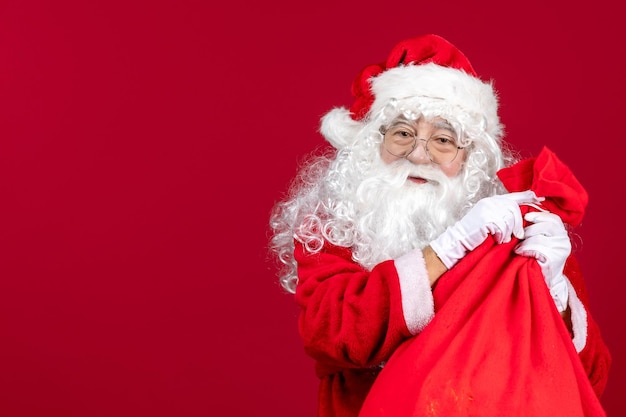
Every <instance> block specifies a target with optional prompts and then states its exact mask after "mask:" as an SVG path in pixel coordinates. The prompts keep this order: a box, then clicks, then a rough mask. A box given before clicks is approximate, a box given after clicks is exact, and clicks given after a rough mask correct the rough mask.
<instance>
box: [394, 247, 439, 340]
mask: <svg viewBox="0 0 626 417" xmlns="http://www.w3.org/2000/svg"><path fill="white" fill-rule="evenodd" d="M394 263H395V266H396V270H397V271H398V278H399V279H400V293H401V295H402V312H403V314H404V321H405V322H406V327H407V328H408V329H409V331H410V332H411V334H413V335H415V334H418V333H419V332H421V331H422V330H423V329H424V327H426V325H427V324H428V323H430V321H431V320H432V319H433V317H434V316H435V302H434V300H433V293H432V291H431V288H430V281H429V279H428V272H427V271H426V262H425V261H424V256H423V255H422V251H421V250H419V249H414V250H412V251H411V252H409V253H407V254H405V255H402V256H401V257H399V258H398V259H396V260H395V261H394Z"/></svg>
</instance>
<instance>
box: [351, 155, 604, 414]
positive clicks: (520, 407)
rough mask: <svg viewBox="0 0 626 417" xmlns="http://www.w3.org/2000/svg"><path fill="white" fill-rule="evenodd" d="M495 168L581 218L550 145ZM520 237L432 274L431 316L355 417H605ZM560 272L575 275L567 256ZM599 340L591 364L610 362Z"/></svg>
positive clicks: (572, 219)
mask: <svg viewBox="0 0 626 417" xmlns="http://www.w3.org/2000/svg"><path fill="white" fill-rule="evenodd" d="M498 174H499V176H500V178H501V180H502V181H503V183H504V184H505V186H506V187H507V189H509V190H510V191H522V190H524V189H532V190H534V191H535V192H536V194H537V195H538V196H543V197H546V201H545V202H544V203H543V205H544V206H545V207H546V208H548V209H549V210H550V211H551V212H553V213H556V214H558V215H560V216H561V218H562V219H563V220H564V222H566V223H569V224H570V225H573V226H575V225H577V224H578V223H579V222H580V220H581V219H582V215H583V214H584V209H585V206H586V204H587V194H586V192H585V191H584V189H583V188H582V186H581V185H580V184H579V183H578V181H577V180H576V179H575V178H574V177H573V175H571V172H570V171H569V169H568V168H567V167H566V166H565V165H563V164H562V163H561V162H560V161H559V160H558V159H557V158H556V157H555V156H554V154H553V153H552V152H550V151H549V150H548V149H547V148H544V149H543V150H542V152H541V154H540V155H539V156H538V157H537V158H536V159H535V158H533V159H529V160H525V161H522V162H521V163H519V164H516V165H514V166H513V167H510V168H507V169H505V170H502V171H500V172H499V173H498ZM529 209H531V208H529V207H528V206H523V207H522V211H527V210H529ZM517 242H518V240H517V239H515V238H514V239H513V241H511V242H509V243H506V244H500V245H498V244H496V243H495V242H494V240H493V239H491V238H488V239H487V240H486V241H485V242H484V243H483V244H482V245H481V246H479V247H478V248H476V249H475V250H474V251H472V252H471V253H469V254H468V255H467V256H466V257H465V258H464V259H463V260H461V261H460V262H459V263H458V264H457V265H456V266H455V267H454V268H452V269H451V270H449V271H448V272H447V273H446V274H444V275H443V276H442V277H441V278H440V279H439V281H438V283H437V285H436V287H435V288H434V290H433V296H434V301H435V311H436V314H435V317H434V318H433V320H432V321H431V323H429V324H428V326H426V328H425V329H424V330H423V331H422V333H420V334H419V335H417V336H416V337H413V338H411V339H409V340H407V341H406V342H404V343H403V344H402V345H401V346H400V347H399V348H398V349H397V350H396V351H395V352H394V354H393V355H392V356H391V358H390V359H389V361H388V362H387V363H386V365H385V367H384V368H383V370H382V371H381V373H380V375H379V376H378V378H377V379H376V381H375V382H374V385H373V386H372V388H371V390H370V392H369V394H368V396H367V398H366V400H365V403H364V404H363V407H362V409H361V413H360V417H382V416H389V417H409V416H446V417H451V416H481V417H495V416H507V417H512V416H533V417H537V416H549V417H556V416H567V417H577V416H605V412H604V410H603V409H602V406H601V404H600V402H599V400H598V395H597V394H598V391H601V390H602V389H603V384H604V383H605V382H598V384H599V385H598V386H597V387H596V390H595V391H594V387H593V386H592V382H590V376H589V375H588V374H589V372H588V369H585V367H584V366H583V363H582V362H581V358H580V356H579V354H578V353H577V352H576V349H575V348H574V345H573V343H572V335H570V333H569V331H568V330H567V327H566V325H565V323H564V321H563V318H562V317H561V315H560V314H559V312H558V311H557V310H556V307H555V305H554V302H553V300H552V298H551V296H550V293H549V291H548V288H547V286H546V284H545V282H544V279H543V275H542V272H541V268H540V266H539V264H538V263H537V262H536V261H535V259H534V258H527V257H522V256H518V255H516V254H515V253H514V252H513V249H514V247H515V245H516V243H517ZM565 274H566V275H567V276H568V277H569V275H574V274H578V275H579V271H578V270H577V265H576V263H575V260H572V259H571V257H570V260H568V264H567V266H566V271H565ZM568 274H569V275H568ZM574 286H575V287H576V285H574ZM592 330H593V329H592ZM590 336H591V335H589V336H588V337H590ZM598 338H599V335H598ZM599 344H600V348H596V352H595V353H594V355H596V357H598V358H604V362H602V363H600V364H596V365H594V366H596V367H598V366H599V367H602V366H606V367H608V360H609V359H608V350H606V347H605V346H604V344H603V342H600V343H599ZM599 351H600V353H599V354H598V352H599ZM600 362H601V361H600ZM603 375H604V376H606V372H604V374H603ZM603 378H604V377H603ZM603 381H605V380H604V379H603Z"/></svg>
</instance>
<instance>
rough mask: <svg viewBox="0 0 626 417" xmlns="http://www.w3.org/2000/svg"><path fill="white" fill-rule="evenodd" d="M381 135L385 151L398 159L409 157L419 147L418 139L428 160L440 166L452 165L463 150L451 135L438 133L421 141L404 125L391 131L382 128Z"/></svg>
mask: <svg viewBox="0 0 626 417" xmlns="http://www.w3.org/2000/svg"><path fill="white" fill-rule="evenodd" d="M380 134H381V135H383V146H384V147H385V150H386V151H387V152H389V153H390V154H392V155H393V156H397V157H398V158H406V157H408V156H409V155H410V154H411V153H412V152H413V151H414V150H415V148H416V147H417V141H418V139H419V140H420V141H421V142H423V145H424V150H425V151H426V155H428V158H429V159H430V160H431V161H432V162H434V163H435V164H438V165H444V164H449V163H451V162H452V161H454V160H455V159H456V156H457V155H458V154H459V149H463V147H462V146H458V145H457V144H456V140H455V139H454V138H453V137H452V136H450V135H446V134H442V133H438V134H434V135H432V136H431V137H430V138H428V139H421V138H418V137H417V134H416V133H415V132H414V131H413V130H412V129H411V128H409V127H408V126H407V127H405V126H404V125H398V126H394V127H392V128H390V129H386V128H385V127H384V126H383V127H381V128H380Z"/></svg>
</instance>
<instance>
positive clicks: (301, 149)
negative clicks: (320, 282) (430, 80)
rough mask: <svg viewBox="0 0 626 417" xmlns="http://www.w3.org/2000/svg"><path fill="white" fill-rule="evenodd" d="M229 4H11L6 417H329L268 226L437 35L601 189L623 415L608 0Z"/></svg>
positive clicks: (615, 98)
mask: <svg viewBox="0 0 626 417" xmlns="http://www.w3.org/2000/svg"><path fill="white" fill-rule="evenodd" d="M209 3H210V2H204V1H192V0H182V1H181V0H178V1H143V2H138V1H125V2H122V1H106V2H105V1H89V2H87V1H78V0H76V1H67V0H62V1H52V0H49V1H43V0H41V1H35V0H33V1H30V0H29V1H26V0H23V1H19V0H9V1H7V0H5V1H2V2H0V415H2V416H90V417H96V416H117V417H122V416H133V417H139V416H153V417H157V416H218V415H219V416H221V415H228V416H273V417H280V416H289V417H295V416H303V417H307V416H314V415H315V407H316V386H317V381H316V379H315V376H314V374H313V368H312V362H311V361H310V360H309V358H307V357H306V356H305V355H304V353H303V350H302V345H301V343H300V340H299V338H298V335H297V331H296V317H297V310H296V307H295V305H294V303H293V299H292V297H291V296H290V295H285V294H284V293H283V292H282V291H281V289H280V288H279V287H278V285H277V283H276V277H275V275H274V270H273V268H272V264H271V263H270V262H268V261H267V259H266V251H265V245H266V241H267V236H266V235H267V220H268V216H269V211H270V209H271V207H272V205H273V204H274V202H275V201H277V200H278V199H280V198H281V197H282V196H283V193H284V191H285V189H286V186H287V184H288V182H289V180H290V178H291V177H292V176H293V175H294V174H295V172H296V168H297V166H298V163H299V162H300V161H301V160H302V158H303V156H304V155H305V154H306V153H308V152H310V151H312V150H314V149H316V148H317V147H319V146H323V141H322V139H321V138H320V136H319V135H318V134H317V133H316V130H317V128H318V123H319V117H320V116H321V115H322V114H324V113H325V112H326V111H328V110H329V109H330V108H331V107H333V106H340V105H343V106H348V105H349V104H350V93H349V90H350V84H351V82H352V78H353V77H354V75H355V74H356V72H357V71H358V70H359V69H360V68H361V67H362V66H363V65H365V64H369V63H373V62H377V61H380V60H382V59H384V58H385V57H386V54H387V52H388V51H389V49H390V48H391V47H392V46H393V45H394V44H395V43H396V42H397V41H399V40H401V39H404V38H406V37H410V36H415V35H419V34H424V33H429V32H432V33H438V34H440V35H443V36H444V37H446V38H448V39H449V40H450V41H452V42H453V43H455V44H456V45H457V46H458V47H459V48H460V49H461V50H463V51H464V52H465V53H466V55H468V57H469V58H470V60H471V61H472V63H473V65H474V67H475V69H476V70H477V72H478V73H479V74H480V75H481V76H482V78H484V79H491V78H493V79H495V80H496V81H495V86H496V88H497V89H498V91H499V92H500V97H501V102H502V110H501V115H502V119H503V122H504V123H505V124H506V127H507V132H508V136H507V137H508V140H509V141H510V142H511V143H513V144H514V145H515V146H516V147H517V148H518V149H519V150H520V151H521V152H522V155H523V156H532V155H534V154H536V153H537V152H538V151H539V150H540V149H541V147H542V146H543V145H544V144H545V145H548V146H549V147H550V148H551V149H552V150H553V151H555V152H556V153H557V155H559V156H560V157H561V159H562V160H563V161H565V162H566V163H567V164H568V165H569V166H570V167H571V168H572V170H573V171H574V172H575V173H576V175H577V176H578V178H579V180H580V181H581V182H582V183H583V185H584V186H585V187H586V188H587V190H588V191H589V194H590V204H589V207H588V211H587V214H586V217H585V220H584V222H583V225H582V226H581V227H579V228H578V230H577V232H578V234H579V235H580V242H579V243H578V245H577V248H576V250H577V253H578V255H579V259H580V261H581V264H582V268H583V272H584V273H585V274H586V276H587V280H588V287H589V292H590V296H591V303H592V308H593V310H594V313H595V317H596V319H597V321H598V322H599V323H600V326H601V328H602V329H603V332H604V337H605V339H606V342H607V343H608V344H609V347H610V348H611V350H612V353H613V356H614V366H613V369H612V372H611V378H610V381H609V385H608V388H607V391H606V393H605V396H604V397H603V403H604V404H605V407H606V410H607V412H608V415H609V416H616V415H620V414H621V413H620V410H621V409H622V408H623V407H622V403H623V400H622V398H620V396H621V395H622V392H623V390H624V382H623V378H621V376H622V375H623V374H624V371H625V369H624V368H625V366H626V365H625V364H624V352H625V350H626V347H625V342H626V341H625V339H624V331H623V330H624V325H623V317H624V313H623V310H622V308H621V307H622V306H623V305H624V299H625V298H624V282H625V279H624V277H623V276H622V275H623V274H622V273H621V271H620V270H619V269H618V259H619V257H620V256H623V255H622V253H623V252H624V251H623V248H624V245H623V243H620V242H621V238H622V237H623V236H624V222H623V221H622V216H621V211H618V209H619V205H620V204H618V203H617V201H618V200H620V199H621V198H623V197H620V194H621V187H622V186H623V185H622V184H623V182H624V177H625V175H624V158H625V153H624V151H625V145H624V142H625V141H624V138H623V137H624V131H623V130H624V129H623V115H622V112H623V108H624V105H623V98H624V96H625V91H624V89H625V88H624V82H623V78H622V77H623V66H624V63H625V59H624V58H625V57H624V54H625V48H624V46H623V45H624V40H625V39H624V31H623V29H622V28H623V23H622V19H621V17H620V16H621V14H620V13H618V11H617V10H616V9H613V8H612V7H611V6H610V5H609V4H610V2H609V1H608V0H600V1H596V2H593V3H592V4H590V5H589V7H585V8H578V7H573V6H571V3H570V2H566V1H564V0H563V1H559V2H544V1H538V0H537V1H528V2H526V3H517V4H514V5H511V4H510V3H509V2H503V1H496V0H490V1H486V2H483V3H476V2H457V3H456V4H455V3H451V2H446V1H439V2H421V1H397V2H393V3H390V2H387V3H386V2H380V1H364V2H341V3H340V2H328V3H326V2H315V5H313V4H312V3H311V4H299V2H294V1H290V2H287V1H284V2H280V3H275V2H270V3H264V4H261V3H262V2H252V1H249V2H245V3H242V2H227V3H225V4H218V5H213V6H210V5H208V4H209ZM256 3H259V4H256ZM537 388H540V387H537ZM555 400H557V401H558V399H555Z"/></svg>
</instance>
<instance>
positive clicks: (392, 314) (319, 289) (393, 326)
mask: <svg viewBox="0 0 626 417" xmlns="http://www.w3.org/2000/svg"><path fill="white" fill-rule="evenodd" d="M351 256H352V253H351V252H350V250H348V249H346V248H340V247H336V246H332V245H329V244H326V245H325V247H324V249H323V250H322V251H321V252H318V253H311V252H308V251H307V250H306V249H305V248H304V247H303V246H302V245H300V244H299V243H296V248H295V258H296V261H297V262H298V286H297V289H296V301H297V303H298V304H299V305H300V307H301V313H300V318H299V330H300V334H301V336H302V339H303V341H304V347H305V350H306V352H307V353H308V354H309V355H310V356H312V357H313V358H315V359H316V360H318V361H321V362H323V363H326V364H328V365H333V366H338V367H342V368H364V367H370V366H376V365H379V364H380V363H381V362H384V361H385V360H387V359H388V358H389V356H390V355H391V353H392V352H393V351H394V350H395V349H396V348H397V347H398V345H399V344H400V343H402V342H403V341H404V340H405V339H407V338H408V337H410V336H412V335H415V334H417V333H419V331H421V329H423V328H424V326H426V324H427V323H428V322H429V321H430V320H431V319H432V316H433V314H434V304H433V298H432V292H431V288H430V281H429V278H428V273H427V271H426V266H425V262H424V259H423V256H422V252H421V251H419V250H415V251H412V252H410V253H408V254H406V255H404V256H402V257H400V258H398V259H396V260H389V261H386V262H382V263H380V264H378V265H377V266H375V267H374V268H373V269H372V270H371V271H367V270H366V269H364V268H363V267H361V266H360V265H359V264H357V263H356V262H354V261H353V260H352V259H351Z"/></svg>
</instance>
